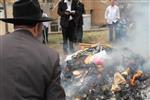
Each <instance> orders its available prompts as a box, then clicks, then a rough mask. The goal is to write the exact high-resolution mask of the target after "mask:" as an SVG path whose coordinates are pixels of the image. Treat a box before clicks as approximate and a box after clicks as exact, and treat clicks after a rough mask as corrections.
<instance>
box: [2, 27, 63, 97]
mask: <svg viewBox="0 0 150 100" xmlns="http://www.w3.org/2000/svg"><path fill="white" fill-rule="evenodd" d="M59 76H60V66H59V56H58V54H57V53H56V52H54V51H53V50H51V49H49V48H48V47H46V46H45V45H43V44H42V43H40V42H39V41H38V40H37V39H35V38H33V37H32V35H31V33H30V32H29V31H26V30H18V31H15V32H13V33H10V34H8V35H5V36H1V37H0V100H65V93H64V90H63V89H62V87H61V86H60V77H59Z"/></svg>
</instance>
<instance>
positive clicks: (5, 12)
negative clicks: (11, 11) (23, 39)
mask: <svg viewBox="0 0 150 100" xmlns="http://www.w3.org/2000/svg"><path fill="white" fill-rule="evenodd" d="M3 5H4V16H5V18H7V7H6V1H5V0H3ZM5 32H6V33H8V24H7V23H5Z"/></svg>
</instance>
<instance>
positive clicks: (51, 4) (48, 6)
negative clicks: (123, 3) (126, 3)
mask: <svg viewBox="0 0 150 100" xmlns="http://www.w3.org/2000/svg"><path fill="white" fill-rule="evenodd" d="M14 1H15V0H6V6H7V16H8V17H11V16H12V4H13V2H14ZM59 1H60V0H39V2H40V4H41V8H42V9H43V10H44V12H45V13H47V14H48V16H50V17H52V18H54V19H55V20H54V21H53V22H51V25H50V28H49V29H50V30H49V31H58V30H59V29H60V26H59V24H58V23H59V16H58V15H57V8H58V2H59ZM81 1H82V2H83V3H84V5H85V10H86V15H84V22H85V25H86V26H85V28H87V29H90V28H91V26H101V25H103V24H105V20H104V11H105V8H106V6H107V4H108V3H107V1H108V0H81ZM0 5H3V0H0ZM2 17H4V10H3V9H0V18H2ZM83 27H84V26H83ZM0 29H1V30H0V33H5V25H4V23H3V22H0ZM8 31H9V32H11V31H13V26H12V25H11V24H9V25H8Z"/></svg>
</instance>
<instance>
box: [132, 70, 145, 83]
mask: <svg viewBox="0 0 150 100" xmlns="http://www.w3.org/2000/svg"><path fill="white" fill-rule="evenodd" d="M141 77H144V73H143V72H142V71H141V70H137V71H136V72H135V74H134V75H133V76H132V77H131V79H130V85H131V86H135V85H136V81H137V80H138V78H141Z"/></svg>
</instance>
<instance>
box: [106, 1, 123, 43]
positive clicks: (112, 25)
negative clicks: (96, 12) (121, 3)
mask: <svg viewBox="0 0 150 100" xmlns="http://www.w3.org/2000/svg"><path fill="white" fill-rule="evenodd" d="M109 1H110V5H109V6H108V7H107V8H106V10H105V19H106V22H107V25H108V28H109V42H112V41H113V33H115V35H116V25H117V22H118V21H119V19H120V11H119V7H118V6H117V5H116V4H115V2H116V0H109Z"/></svg>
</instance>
